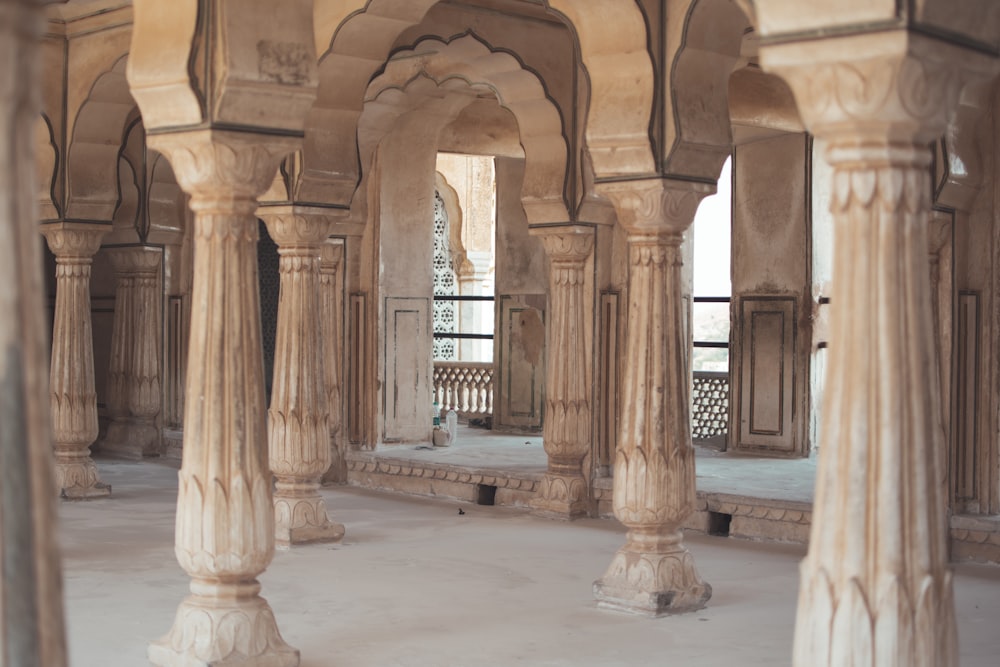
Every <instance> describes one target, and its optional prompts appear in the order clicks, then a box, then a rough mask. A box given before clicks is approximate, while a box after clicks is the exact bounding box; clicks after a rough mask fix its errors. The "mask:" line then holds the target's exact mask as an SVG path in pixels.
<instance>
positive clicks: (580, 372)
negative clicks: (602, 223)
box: [532, 225, 594, 518]
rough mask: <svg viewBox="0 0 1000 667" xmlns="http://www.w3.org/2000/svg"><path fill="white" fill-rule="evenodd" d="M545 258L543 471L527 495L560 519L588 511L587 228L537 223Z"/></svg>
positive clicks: (589, 244)
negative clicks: (535, 489) (534, 490)
mask: <svg viewBox="0 0 1000 667" xmlns="http://www.w3.org/2000/svg"><path fill="white" fill-rule="evenodd" d="M532 234H533V235H535V236H540V237H541V240H542V243H543V245H544V246H545V252H546V254H547V255H548V257H549V312H548V326H547V327H546V332H547V340H546V350H547V352H546V355H545V424H544V426H543V429H544V430H543V439H542V442H543V445H544V447H545V453H546V454H547V455H548V470H547V471H546V473H545V477H543V478H542V481H541V483H540V484H539V487H538V493H537V494H536V496H535V498H534V499H533V500H532V506H533V507H534V508H535V509H536V511H538V512H540V513H542V514H545V515H551V516H556V517H559V518H573V517H577V516H582V515H585V514H588V511H589V507H588V505H589V502H588V500H589V493H588V488H587V478H586V475H585V474H584V470H583V461H584V458H585V457H586V456H587V454H588V453H589V452H590V447H591V422H592V414H591V400H590V397H591V391H592V387H591V375H592V374H591V359H592V358H593V349H592V345H591V330H592V322H591V320H590V316H592V309H591V308H588V303H587V299H588V296H589V298H591V299H593V293H592V290H591V292H590V294H589V295H588V289H587V287H588V280H587V274H586V267H587V260H588V259H589V258H590V256H591V254H592V252H593V249H594V230H593V228H591V227H583V226H576V225H573V226H570V225H567V226H565V227H540V228H536V229H533V230H532Z"/></svg>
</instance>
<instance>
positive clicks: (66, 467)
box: [56, 453, 111, 500]
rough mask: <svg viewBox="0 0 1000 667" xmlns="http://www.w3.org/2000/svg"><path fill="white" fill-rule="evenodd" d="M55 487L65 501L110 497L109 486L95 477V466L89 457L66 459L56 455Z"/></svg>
mask: <svg viewBox="0 0 1000 667" xmlns="http://www.w3.org/2000/svg"><path fill="white" fill-rule="evenodd" d="M56 487H57V488H58V489H59V495H60V496H61V497H62V498H66V499H67V500H90V499H92V498H106V497H108V496H110V495H111V485H110V484H105V483H104V482H102V481H101V479H100V477H98V475H97V466H95V465H94V461H93V459H91V458H90V457H89V456H86V457H83V458H72V459H67V458H64V457H62V456H59V455H58V453H57V455H56Z"/></svg>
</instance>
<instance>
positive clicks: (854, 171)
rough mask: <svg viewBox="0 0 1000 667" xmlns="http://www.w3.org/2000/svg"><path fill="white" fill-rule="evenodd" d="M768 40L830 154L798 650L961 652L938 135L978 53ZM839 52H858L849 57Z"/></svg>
mask: <svg viewBox="0 0 1000 667" xmlns="http://www.w3.org/2000/svg"><path fill="white" fill-rule="evenodd" d="M822 46H823V48H819V47H817V46H816V45H815V44H811V43H804V44H803V43H789V44H783V45H780V46H768V47H766V48H765V47H762V48H761V53H762V60H763V61H764V66H765V68H766V69H770V70H772V71H775V72H776V73H778V74H780V75H782V76H783V77H784V78H785V80H786V81H788V83H789V84H790V85H791V88H792V90H793V92H794V93H795V97H796V99H797V101H798V104H799V110H800V112H801V114H802V118H803V120H804V122H805V124H806V126H807V127H808V129H809V130H810V131H811V132H813V133H814V134H815V135H816V136H817V137H820V138H822V139H824V140H825V141H826V145H827V147H828V148H827V154H826V158H827V160H828V161H829V162H830V164H831V165H832V167H833V187H832V197H831V204H830V206H831V210H832V213H833V217H834V220H835V222H836V224H835V228H834V271H833V284H832V297H833V299H832V305H831V313H830V329H829V331H830V333H829V341H830V352H829V358H828V361H827V370H826V378H827V380H826V381H827V384H826V389H825V392H824V403H823V409H824V415H823V422H822V430H821V433H820V445H819V450H820V459H819V468H818V471H817V481H816V499H815V502H814V506H813V522H812V533H811V537H810V542H809V553H808V555H807V556H806V559H805V560H804V561H803V563H802V567H801V578H802V579H801V588H800V592H799V607H798V616H797V619H796V628H795V652H794V664H795V665H796V666H797V667H806V666H808V667H825V666H828V665H829V666H833V665H837V666H840V665H862V664H864V665H873V664H874V665H899V666H903V665H934V666H935V667H947V666H950V665H957V664H958V656H957V651H956V632H955V609H954V599H953V593H952V573H951V570H950V568H949V567H948V548H947V522H946V518H945V505H946V500H945V497H944V496H945V494H944V490H943V486H942V484H940V474H939V471H938V465H939V459H940V451H941V448H942V447H943V440H942V439H943V432H942V428H941V403H940V399H939V391H940V385H939V383H938V381H937V352H936V349H935V346H934V330H933V326H932V317H931V311H932V304H931V295H930V286H929V274H930V271H929V266H928V256H927V255H928V253H927V248H928V239H927V221H928V215H929V212H930V186H931V179H930V174H929V165H930V163H931V152H930V150H929V147H928V146H929V144H930V142H931V141H932V140H934V139H935V138H936V137H938V136H940V134H941V133H942V132H943V131H944V129H945V126H946V121H947V117H948V114H949V113H950V111H951V109H952V108H953V106H954V104H955V102H956V100H957V96H958V91H959V89H960V87H961V85H962V79H963V76H962V71H961V67H962V65H971V64H972V63H975V62H976V57H975V56H972V55H971V54H962V53H961V52H960V51H959V50H958V49H949V48H946V47H944V46H943V45H942V44H941V43H939V42H937V41H936V40H933V39H930V38H924V37H919V36H916V35H912V34H908V33H907V32H906V31H902V30H901V31H897V32H895V33H884V32H880V33H877V34H874V35H868V36H864V35H862V36H853V37H845V38H841V39H839V40H833V41H830V40H828V41H824V42H823V44H822ZM845 56H846V57H849V60H845Z"/></svg>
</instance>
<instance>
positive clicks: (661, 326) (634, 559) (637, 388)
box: [594, 179, 713, 616]
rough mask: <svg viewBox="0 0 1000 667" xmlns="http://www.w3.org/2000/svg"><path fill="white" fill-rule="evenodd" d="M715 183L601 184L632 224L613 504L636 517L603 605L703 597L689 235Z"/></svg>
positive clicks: (682, 605)
mask: <svg viewBox="0 0 1000 667" xmlns="http://www.w3.org/2000/svg"><path fill="white" fill-rule="evenodd" d="M712 189H713V188H712V187H711V186H707V185H704V184H696V183H687V182H673V181H669V180H666V179H647V180H641V181H628V182H620V183H609V184H607V185H602V186H601V193H602V194H604V195H605V196H607V197H608V198H609V199H610V200H611V201H612V202H613V203H614V205H615V210H616V212H617V214H618V220H619V223H620V224H621V225H622V226H623V227H624V228H625V230H626V231H627V232H628V247H629V281H628V323H629V324H628V337H627V339H626V345H625V362H624V366H623V369H624V379H623V382H622V388H623V394H622V402H621V405H622V412H621V417H620V421H619V435H618V451H617V454H616V457H615V465H614V512H615V516H616V517H617V518H618V520H619V521H621V522H622V523H623V524H625V526H627V527H628V535H627V537H626V541H625V545H624V546H623V547H622V548H621V549H619V550H618V553H616V554H615V556H614V558H613V559H612V561H611V565H610V566H609V567H608V570H607V572H605V574H604V576H603V577H601V578H600V579H598V580H597V581H596V582H594V596H595V597H596V598H597V603H598V606H601V607H607V608H609V609H616V610H621V611H628V612H632V613H637V614H644V615H647V616H661V615H664V614H675V613H680V612H686V611H693V610H696V609H700V608H702V607H704V606H705V603H706V602H707V601H708V599H709V598H710V597H711V595H712V587H711V586H709V585H708V584H707V583H705V582H704V581H702V579H701V577H700V576H699V575H698V571H697V569H696V568H695V564H694V558H693V557H692V556H691V554H690V553H689V552H688V550H687V548H686V547H685V546H684V540H683V535H682V532H681V525H683V523H684V520H685V519H686V518H687V517H688V516H689V515H690V514H691V512H692V511H693V509H694V501H695V471H694V447H693V446H692V444H691V427H690V423H691V401H690V385H691V373H690V358H689V356H690V341H689V336H690V332H689V329H688V326H687V311H686V307H685V304H684V300H683V298H682V280H681V267H682V265H683V259H682V253H681V244H682V242H683V240H684V231H685V230H686V229H687V228H688V227H689V226H690V225H691V223H692V222H693V221H694V214H695V211H696V210H697V208H698V203H699V202H700V201H701V199H702V197H704V196H705V195H707V194H710V193H711V191H712Z"/></svg>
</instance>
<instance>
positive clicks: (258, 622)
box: [147, 595, 299, 667]
mask: <svg viewBox="0 0 1000 667" xmlns="http://www.w3.org/2000/svg"><path fill="white" fill-rule="evenodd" d="M147 655H148V657H149V661H150V662H151V663H153V664H154V665H157V666H158V667H237V666H238V667H298V665H299V652H298V649H294V648H292V647H291V646H289V645H288V644H286V643H285V640H284V639H282V638H281V634H280V633H279V632H278V626H277V623H276V622H275V620H274V614H273V612H272V611H271V607H270V605H268V604H267V601H266V600H265V599H264V598H262V597H259V596H254V597H251V598H236V599H232V598H214V597H203V596H198V595H189V596H188V597H187V598H185V599H184V601H183V602H181V604H180V606H179V607H178V608H177V616H176V617H175V618H174V626H173V628H171V630H170V633H169V634H168V635H167V636H166V637H164V638H163V639H160V640H159V641H156V642H153V643H152V644H150V645H149V649H148V652H147Z"/></svg>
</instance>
